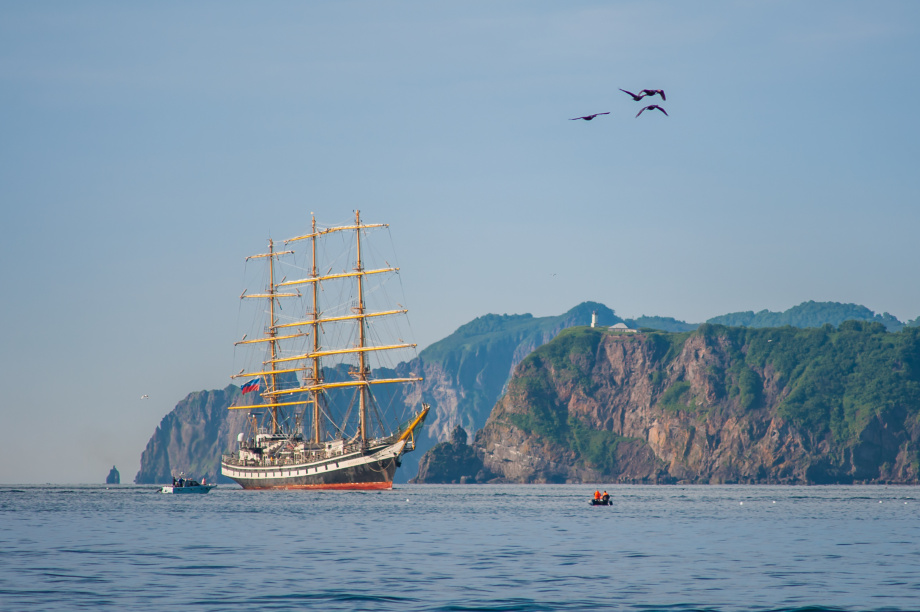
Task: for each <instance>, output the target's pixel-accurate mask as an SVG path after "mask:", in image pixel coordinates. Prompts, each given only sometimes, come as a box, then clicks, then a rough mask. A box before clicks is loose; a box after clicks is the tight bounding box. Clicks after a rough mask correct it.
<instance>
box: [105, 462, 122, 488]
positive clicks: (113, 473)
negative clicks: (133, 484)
mask: <svg viewBox="0 0 920 612" xmlns="http://www.w3.org/2000/svg"><path fill="white" fill-rule="evenodd" d="M105 484H121V474H119V473H118V470H116V469H115V466H114V465H113V466H112V469H111V470H109V475H108V476H106V477H105Z"/></svg>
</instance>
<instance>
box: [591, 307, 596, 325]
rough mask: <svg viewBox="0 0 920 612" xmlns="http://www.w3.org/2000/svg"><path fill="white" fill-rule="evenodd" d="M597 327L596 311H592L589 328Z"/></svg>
mask: <svg viewBox="0 0 920 612" xmlns="http://www.w3.org/2000/svg"><path fill="white" fill-rule="evenodd" d="M596 326H597V311H596V310H594V311H592V312H591V327H596Z"/></svg>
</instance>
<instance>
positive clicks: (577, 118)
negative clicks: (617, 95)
mask: <svg viewBox="0 0 920 612" xmlns="http://www.w3.org/2000/svg"><path fill="white" fill-rule="evenodd" d="M609 114H610V111H607V112H606V113H594V114H593V115H585V116H584V117H572V118H571V119H569V121H578V120H579V119H584V120H585V121H591V120H592V119H594V118H595V117H597V116H598V115H609Z"/></svg>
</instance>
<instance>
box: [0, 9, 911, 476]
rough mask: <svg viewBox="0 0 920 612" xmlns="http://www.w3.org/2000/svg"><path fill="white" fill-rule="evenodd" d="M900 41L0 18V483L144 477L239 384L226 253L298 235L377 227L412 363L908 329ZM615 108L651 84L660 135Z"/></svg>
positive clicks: (326, 13) (500, 26)
mask: <svg viewBox="0 0 920 612" xmlns="http://www.w3.org/2000/svg"><path fill="white" fill-rule="evenodd" d="M918 18H920V5H918V4H917V3H915V2H877V3H871V4H870V3H860V2H808V3H802V2H792V1H790V2H783V1H777V2H760V3H751V2H705V3H677V2H672V3H667V2H532V1H527V2H523V1H522V2H492V1H490V2H463V3H445V2H438V3H431V2H389V3H383V2H365V1H354V2H348V1H345V2H312V3H303V2H274V3H262V4H258V5H256V4H250V3H236V2H200V3H185V2H165V3H157V4H156V5H150V4H139V3H112V2H104V3H97V2H81V3H71V2H43V3H9V2H8V3H3V4H0V117H2V118H3V119H2V128H0V129H2V132H0V134H2V137H0V204H2V207H3V219H4V223H3V226H2V232H3V235H2V241H0V255H2V267H0V274H2V277H0V280H2V287H3V293H2V300H0V315H2V318H0V320H2V321H3V325H4V334H3V336H4V339H3V344H2V352H0V364H2V367H3V371H4V372H5V373H6V376H7V378H8V380H9V381H10V383H8V385H7V390H6V391H5V393H4V399H3V401H2V404H0V416H2V418H3V422H4V431H5V432H6V436H5V441H4V444H3V445H2V446H0V482H8V483H9V482H62V483H70V482H102V481H103V479H104V478H105V475H106V474H107V472H108V469H109V468H110V467H111V466H112V465H113V464H115V465H117V466H118V468H119V470H120V471H121V473H122V479H123V480H124V481H130V480H132V479H133V477H134V474H135V473H136V472H137V469H138V467H139V458H140V453H141V452H142V450H143V448H144V445H145V444H146V442H147V440H148V438H149V437H150V435H151V434H152V433H153V431H154V429H155V427H156V425H157V424H158V423H159V421H160V419H161V418H162V417H163V415H165V414H166V413H167V412H169V410H171V409H172V407H173V406H174V405H175V404H176V403H177V402H178V401H179V400H180V399H182V398H183V397H184V396H185V395H186V394H187V393H189V392H190V391H194V390H201V389H211V388H221V387H224V386H225V385H226V384H228V383H229V375H230V374H231V373H232V371H233V370H232V367H233V347H232V343H233V341H234V340H235V339H236V330H237V321H238V313H239V300H238V299H237V298H238V296H239V294H240V292H241V291H242V288H243V286H242V282H243V260H244V258H245V257H246V256H247V255H250V254H253V253H256V252H261V251H262V250H263V249H264V245H265V242H266V239H267V238H268V237H273V238H275V239H283V238H287V237H290V236H293V235H296V234H299V233H302V232H303V231H304V230H305V229H306V227H307V224H308V222H309V215H310V213H311V212H316V215H317V218H318V220H319V221H320V222H322V223H327V224H335V223H340V222H345V221H347V220H349V219H350V218H351V217H352V214H353V213H352V211H353V210H354V209H356V208H360V209H361V210H362V215H363V217H364V218H365V220H367V221H369V222H375V221H376V222H387V223H390V224H391V235H392V238H393V241H394V243H395V245H396V252H397V256H398V259H399V265H400V266H401V267H402V284H403V287H404V289H405V292H406V301H407V305H408V307H409V308H410V321H411V325H412V329H413V330H414V332H415V335H416V337H415V341H416V342H418V343H419V346H420V347H424V346H427V345H428V344H430V343H432V342H434V341H436V340H438V339H440V338H442V337H444V336H446V335H448V334H450V333H451V332H453V331H454V330H455V329H456V328H457V327H458V326H460V325H462V324H463V323H465V322H467V321H469V320H470V319H473V318H474V317H477V316H480V315H482V314H485V313H490V312H491V313H524V312H530V313H533V314H534V315H536V316H545V315H555V314H559V313H562V312H564V311H566V310H568V309H569V308H571V307H572V306H574V305H576V304H578V303H580V302H582V301H584V300H597V301H600V302H603V303H605V304H607V305H608V306H610V307H611V308H614V309H615V310H616V311H617V313H618V314H620V315H621V316H638V315H642V314H647V315H663V316H673V317H677V318H680V319H683V320H687V321H692V322H697V321H702V320H705V319H707V318H709V317H712V316H716V315H719V314H724V313H726V312H732V311H738V310H760V309H763V308H768V309H771V310H784V309H786V308H789V307H790V306H793V305H795V304H798V303H800V302H802V301H805V300H810V299H813V300H834V301H842V302H856V303H860V304H864V305H866V306H868V307H869V308H871V309H873V310H875V311H877V312H882V311H888V312H891V313H892V314H894V315H895V316H897V317H898V318H900V319H901V320H907V319H912V318H914V317H917V316H918V315H920V284H918V283H917V282H916V277H917V269H918V265H917V264H918V263H920V262H918V259H920V257H918V248H917V246H916V235H917V230H918V228H920V211H918V203H920V198H918V195H920V172H918V171H917V165H918V164H917V161H918V157H920V156H918V153H920V151H918V142H920V138H918V136H920V123H918V119H917V114H916V113H915V112H914V109H913V101H915V100H916V99H917V98H918V95H917V94H918V83H920V81H918V72H920V32H918V24H920V19H918ZM619 88H624V89H630V90H633V91H635V90H638V89H643V88H662V89H664V90H665V91H666V93H667V96H668V99H667V101H666V102H662V103H661V104H662V106H664V107H665V108H666V109H667V111H668V113H669V114H670V116H669V117H665V116H663V115H661V114H660V113H655V114H649V113H644V114H643V115H642V116H641V117H639V118H638V119H636V118H635V117H634V116H635V114H636V112H638V109H639V108H641V105H640V104H639V103H636V102H633V101H632V100H631V99H629V98H628V97H627V96H626V95H625V94H623V93H621V92H620V91H618V89H619ZM656 101H657V100H656ZM603 111H609V112H610V113H611V114H610V115H605V116H602V117H599V118H597V119H596V120H594V121H591V122H585V121H569V120H568V119H569V118H570V117H577V116H579V115H584V114H588V113H596V112H603ZM554 275H555V276H554ZM145 393H146V394H149V395H150V399H149V400H145V401H143V402H142V401H140V399H139V398H140V396H141V395H142V394H145Z"/></svg>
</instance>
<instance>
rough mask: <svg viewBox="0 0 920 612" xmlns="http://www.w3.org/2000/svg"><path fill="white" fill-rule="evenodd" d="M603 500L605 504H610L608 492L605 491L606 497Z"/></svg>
mask: <svg viewBox="0 0 920 612" xmlns="http://www.w3.org/2000/svg"><path fill="white" fill-rule="evenodd" d="M601 500H602V501H603V502H604V503H605V504H606V503H609V502H610V496H609V495H607V491H604V496H603V497H602V498H601Z"/></svg>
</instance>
